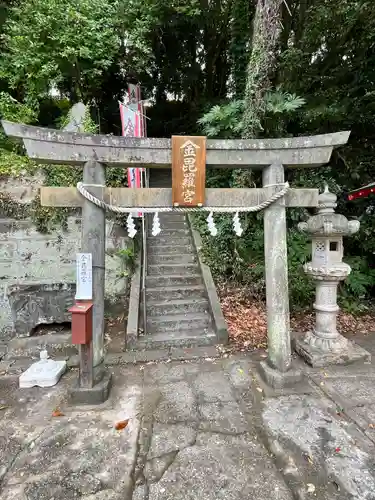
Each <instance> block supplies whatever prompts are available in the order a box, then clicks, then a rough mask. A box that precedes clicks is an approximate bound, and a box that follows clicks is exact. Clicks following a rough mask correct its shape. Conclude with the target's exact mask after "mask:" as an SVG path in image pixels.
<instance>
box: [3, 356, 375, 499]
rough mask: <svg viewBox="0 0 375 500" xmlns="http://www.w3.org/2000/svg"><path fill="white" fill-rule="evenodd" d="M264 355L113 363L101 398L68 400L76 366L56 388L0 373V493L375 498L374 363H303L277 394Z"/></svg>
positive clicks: (69, 496)
mask: <svg viewBox="0 0 375 500" xmlns="http://www.w3.org/2000/svg"><path fill="white" fill-rule="evenodd" d="M259 356H261V355H260V354H258V355H257V357H258V359H256V357H255V356H253V357H250V356H237V357H236V356H234V357H231V358H228V359H205V360H200V361H198V360H190V361H187V362H177V361H176V362H169V363H168V362H159V363H149V364H144V365H128V366H114V367H112V368H111V370H112V371H113V373H114V386H113V389H112V392H111V397H110V399H109V401H108V402H106V403H105V404H103V405H101V406H100V407H96V408H88V407H86V408H83V407H82V408H77V407H75V408H73V407H69V405H68V404H67V402H66V399H65V398H66V390H67V387H68V386H69V385H70V384H72V383H73V378H74V377H75V376H76V373H75V372H74V371H71V372H69V373H67V374H66V375H65V376H64V377H63V379H62V380H61V382H60V383H59V384H58V386H57V387H54V388H51V389H37V388H34V389H28V390H19V389H18V388H17V378H16V376H15V375H11V376H9V375H7V376H3V377H2V378H0V405H3V406H5V408H3V409H1V410H0V488H1V489H0V498H1V499H2V500H75V499H79V498H83V499H84V500H120V499H121V500H131V499H133V500H161V499H163V500H168V499H173V500H193V499H194V500H196V499H199V498H202V500H211V499H212V500H214V499H215V500H217V499H225V500H240V499H249V500H250V499H259V500H262V499H267V500H268V499H269V498H272V499H277V500H292V499H293V498H297V499H300V500H302V499H309V498H317V499H321V500H328V499H329V500H336V499H339V498H340V499H344V500H346V499H348V500H349V499H360V500H362V499H363V500H371V499H372V500H373V499H375V463H374V460H375V434H374V432H375V394H374V393H373V391H372V387H373V382H375V368H374V367H373V366H372V365H358V366H351V367H349V368H348V367H346V368H345V367H336V368H330V369H329V370H328V369H327V370H322V369H319V370H312V369H307V368H306V367H305V371H306V374H307V376H306V379H305V381H304V382H303V383H302V384H299V385H298V386H296V387H294V388H293V389H291V390H288V391H280V392H278V393H275V392H271V391H269V390H268V389H267V388H266V387H265V386H264V385H263V384H262V382H261V381H260V380H259V377H258V375H257V370H256V366H257V362H258V360H259ZM0 408H2V406H0ZM55 408H59V409H60V410H61V411H62V413H63V414H64V415H63V416H60V417H53V416H52V412H53V410H54V409H55ZM123 420H129V423H128V425H127V427H126V428H125V429H123V430H119V431H117V430H116V429H115V427H114V426H115V424H116V423H117V422H119V421H123ZM372 424H374V425H372Z"/></svg>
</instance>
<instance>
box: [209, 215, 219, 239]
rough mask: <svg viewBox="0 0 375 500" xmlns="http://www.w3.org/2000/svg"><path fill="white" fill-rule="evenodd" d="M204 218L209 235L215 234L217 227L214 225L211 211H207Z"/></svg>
mask: <svg viewBox="0 0 375 500" xmlns="http://www.w3.org/2000/svg"><path fill="white" fill-rule="evenodd" d="M206 220H207V226H208V230H209V231H210V234H211V236H216V235H217V227H216V225H215V221H214V214H213V212H210V213H209V215H208V217H207V219H206Z"/></svg>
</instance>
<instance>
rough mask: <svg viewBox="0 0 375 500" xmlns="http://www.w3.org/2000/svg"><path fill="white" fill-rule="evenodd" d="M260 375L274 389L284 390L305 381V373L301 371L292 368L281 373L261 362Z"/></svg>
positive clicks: (265, 362)
mask: <svg viewBox="0 0 375 500" xmlns="http://www.w3.org/2000/svg"><path fill="white" fill-rule="evenodd" d="M259 373H260V376H261V377H262V379H263V381H264V382H265V383H266V384H267V385H269V386H270V387H272V388H273V389H283V388H284V387H289V386H291V385H293V384H296V383H298V382H301V381H302V379H303V373H302V372H301V371H300V370H296V369H294V368H291V369H290V370H288V371H286V372H281V371H279V370H276V369H275V368H272V367H271V366H270V365H269V364H268V362H267V361H261V362H260V365H259Z"/></svg>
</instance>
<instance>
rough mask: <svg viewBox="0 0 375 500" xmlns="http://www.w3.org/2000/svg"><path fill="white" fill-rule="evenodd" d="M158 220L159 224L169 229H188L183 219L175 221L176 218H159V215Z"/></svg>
mask: <svg viewBox="0 0 375 500" xmlns="http://www.w3.org/2000/svg"><path fill="white" fill-rule="evenodd" d="M159 220H160V224H163V225H166V226H170V227H171V228H173V227H179V226H184V227H189V224H188V223H187V220H186V219H185V217H183V218H179V219H177V218H176V217H161V216H160V215H159Z"/></svg>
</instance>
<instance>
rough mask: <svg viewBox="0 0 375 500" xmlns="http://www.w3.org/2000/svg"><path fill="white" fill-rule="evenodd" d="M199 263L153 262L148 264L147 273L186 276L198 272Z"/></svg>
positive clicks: (150, 274)
mask: <svg viewBox="0 0 375 500" xmlns="http://www.w3.org/2000/svg"><path fill="white" fill-rule="evenodd" d="M198 273H199V266H198V264H161V265H160V264H158V265H156V264H152V265H148V266H147V275H148V276H155V275H166V276H181V275H182V276H186V275H189V274H198Z"/></svg>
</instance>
